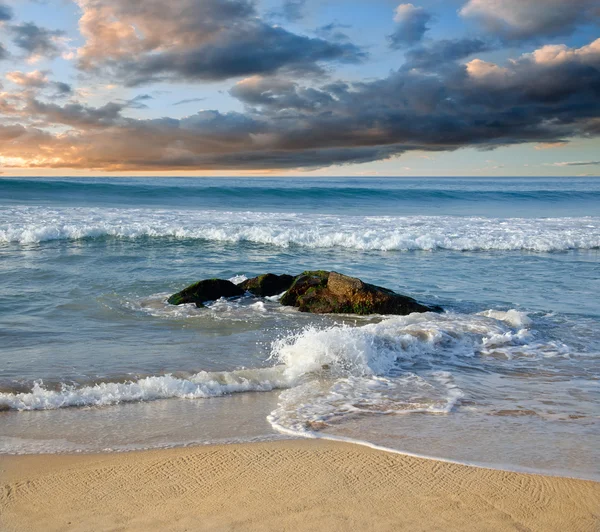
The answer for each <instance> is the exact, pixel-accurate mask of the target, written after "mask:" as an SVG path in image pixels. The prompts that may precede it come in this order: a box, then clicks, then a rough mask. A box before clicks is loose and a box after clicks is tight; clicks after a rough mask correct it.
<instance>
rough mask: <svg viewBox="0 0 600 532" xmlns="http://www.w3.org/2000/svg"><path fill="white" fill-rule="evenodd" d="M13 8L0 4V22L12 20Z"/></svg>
mask: <svg viewBox="0 0 600 532" xmlns="http://www.w3.org/2000/svg"><path fill="white" fill-rule="evenodd" d="M12 18H13V10H12V8H11V7H10V6H7V5H6V4H0V23H2V22H6V21H8V20H12Z"/></svg>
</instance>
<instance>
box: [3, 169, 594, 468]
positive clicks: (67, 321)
mask: <svg viewBox="0 0 600 532" xmlns="http://www.w3.org/2000/svg"><path fill="white" fill-rule="evenodd" d="M599 199H600V180H597V179H593V178H576V179H566V178H565V179H524V178H523V179H513V178H510V179H509V178H505V179H457V178H452V179H450V178H448V179H433V178H430V179H406V178H403V179H395V178H384V179H364V178H363V179H353V178H347V179H346V178H331V179H318V180H317V179H270V178H269V179H266V178H256V179H179V178H178V179H174V178H170V179H149V178H110V179H16V178H5V179H0V272H1V276H2V285H1V288H0V409H1V410H2V411H0V451H2V452H10V453H26V452H63V451H92V450H101V449H112V450H125V449H132V448H146V447H161V446H169V445H185V444H191V443H205V442H217V441H246V440H254V439H265V438H267V439H269V438H277V437H281V435H282V434H284V435H300V436H305V437H314V436H327V437H339V438H349V439H351V440H360V441H367V442H370V443H373V444H376V445H382V446H385V447H389V448H393V449H398V450H403V451H408V452H413V453H418V454H423V455H428V456H437V457H442V458H447V459H452V460H458V461H466V462H474V463H479V464H487V465H492V466H496V467H506V468H511V469H533V470H539V471H545V472H553V473H557V474H567V475H574V476H581V477H585V478H600V468H599V467H598V464H600V453H599V451H598V450H597V447H598V446H597V441H598V436H599V435H600V420H599V415H600V414H599V413H600V303H598V297H597V294H598V293H600V201H598V200H599ZM317 268H318V269H329V270H336V271H340V272H343V273H346V274H349V275H356V276H359V277H361V278H362V279H364V280H366V281H369V282H373V283H376V284H380V285H383V286H386V287H389V288H392V289H394V290H396V291H398V292H401V293H406V294H409V295H412V296H413V297H416V298H417V299H419V300H421V301H423V302H425V303H435V304H440V305H442V306H443V307H444V308H445V309H446V311H447V312H446V313H444V314H442V315H429V314H425V315H413V316H409V317H389V316H374V317H368V318H358V317H354V316H310V315H305V314H301V313H298V312H296V311H295V310H293V309H287V308H284V307H281V306H280V305H279V304H278V303H277V301H276V300H269V299H267V300H256V299H253V298H249V297H248V298H242V299H241V300H237V301H218V302H215V303H214V304H213V305H211V306H210V307H209V308H207V309H196V308H195V307H190V306H182V307H172V306H170V305H167V304H166V298H167V297H168V295H170V294H171V293H173V292H175V291H177V290H179V289H181V288H183V287H184V286H186V285H187V284H189V283H191V282H193V281H195V280H198V279H202V278H206V277H222V278H232V279H234V280H235V281H239V280H241V279H243V278H244V276H247V277H250V276H254V275H256V274H260V273H264V272H267V271H271V272H274V273H299V272H301V271H302V270H304V269H317ZM323 365H327V366H328V367H329V368H330V369H328V370H323V369H322V367H323Z"/></svg>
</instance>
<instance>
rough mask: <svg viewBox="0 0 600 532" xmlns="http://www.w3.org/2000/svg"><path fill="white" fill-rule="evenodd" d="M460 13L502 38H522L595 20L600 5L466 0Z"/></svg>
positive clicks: (581, 0)
mask: <svg viewBox="0 0 600 532" xmlns="http://www.w3.org/2000/svg"><path fill="white" fill-rule="evenodd" d="M460 14H461V15H462V16H463V17H466V18H471V19H473V20H475V21H476V22H477V23H479V24H480V25H481V26H483V28H484V29H485V30H486V31H488V32H490V33H492V34H494V35H497V36H498V37H500V38H501V39H503V40H505V41H523V40H527V39H537V38H540V37H557V36H563V35H569V34H571V33H573V31H574V30H575V29H576V28H577V26H579V25H583V24H598V22H599V21H600V5H599V4H598V0H502V1H501V2H499V1H498V0H469V1H468V2H466V4H465V5H464V6H463V7H462V9H461V10H460Z"/></svg>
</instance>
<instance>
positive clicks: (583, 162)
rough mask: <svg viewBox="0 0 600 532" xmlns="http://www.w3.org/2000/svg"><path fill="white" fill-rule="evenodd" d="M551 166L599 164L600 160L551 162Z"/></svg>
mask: <svg viewBox="0 0 600 532" xmlns="http://www.w3.org/2000/svg"><path fill="white" fill-rule="evenodd" d="M552 166H600V161H573V162H560V163H552Z"/></svg>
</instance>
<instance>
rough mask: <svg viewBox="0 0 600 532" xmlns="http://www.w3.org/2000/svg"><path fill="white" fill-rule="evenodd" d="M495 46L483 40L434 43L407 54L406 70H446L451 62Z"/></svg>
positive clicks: (409, 51)
mask: <svg viewBox="0 0 600 532" xmlns="http://www.w3.org/2000/svg"><path fill="white" fill-rule="evenodd" d="M491 49H493V46H492V45H491V44H489V43H487V42H485V41H482V40H481V39H449V40H440V41H434V42H433V43H431V44H430V45H428V46H425V47H423V46H422V47H418V48H413V49H412V50H408V51H407V52H406V54H405V55H406V68H429V69H439V68H444V67H445V66H446V65H447V64H448V63H449V62H453V61H457V60H459V59H464V58H466V57H468V56H470V55H473V54H477V53H481V52H487V51H489V50H491Z"/></svg>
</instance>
